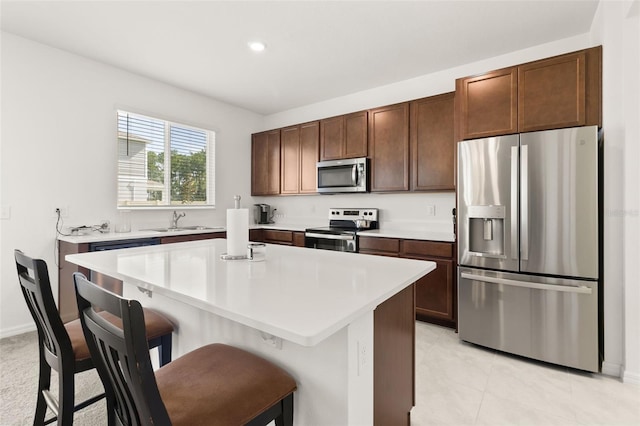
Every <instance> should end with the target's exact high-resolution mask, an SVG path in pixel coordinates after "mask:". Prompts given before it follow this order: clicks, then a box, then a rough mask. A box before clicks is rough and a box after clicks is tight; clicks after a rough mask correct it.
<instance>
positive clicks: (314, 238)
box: [304, 208, 378, 253]
mask: <svg viewBox="0 0 640 426" xmlns="http://www.w3.org/2000/svg"><path fill="white" fill-rule="evenodd" d="M368 229H378V209H359V208H356V209H344V208H332V209H329V226H325V227H320V228H308V229H306V230H305V233H304V243H305V247H309V248H317V249H322V250H334V251H347V252H352V253H357V252H358V231H362V230H368Z"/></svg>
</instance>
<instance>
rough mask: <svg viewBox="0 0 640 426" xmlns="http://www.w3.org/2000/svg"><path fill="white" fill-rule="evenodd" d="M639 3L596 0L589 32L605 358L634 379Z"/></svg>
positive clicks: (638, 344)
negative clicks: (597, 98) (598, 139)
mask: <svg viewBox="0 0 640 426" xmlns="http://www.w3.org/2000/svg"><path fill="white" fill-rule="evenodd" d="M639 9H640V5H639V2H638V1H637V0H636V1H611V2H600V5H599V8H598V11H597V13H596V17H595V19H594V23H593V25H592V31H591V33H592V38H593V40H594V42H595V43H599V44H602V45H603V46H604V48H603V93H604V98H603V128H604V130H605V164H604V167H605V200H604V202H605V215H604V216H605V217H604V225H605V236H606V239H605V282H604V285H605V299H604V304H605V306H604V312H605V363H604V364H603V372H606V373H609V374H612V375H621V376H622V377H623V380H625V381H629V382H634V383H636V384H640V309H639V308H640V306H639V304H640V273H639V271H638V260H640V248H639V244H638V241H640V224H639V223H638V222H639V220H640V196H639V195H640V189H639V186H638V182H640V173H639V169H638V164H639V163H640V147H639V144H638V140H639V137H640V124H639V122H638V117H640V105H639V102H640V101H639V99H640V96H639V94H640V89H639V87H640V65H639V61H640V25H639V24H638V19H639V18H638V14H639Z"/></svg>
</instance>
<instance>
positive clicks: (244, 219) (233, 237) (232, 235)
mask: <svg viewBox="0 0 640 426" xmlns="http://www.w3.org/2000/svg"><path fill="white" fill-rule="evenodd" d="M248 243H249V210H248V209H227V255H229V256H246V255H247V244H248Z"/></svg>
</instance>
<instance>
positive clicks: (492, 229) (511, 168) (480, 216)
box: [457, 135, 519, 271]
mask: <svg viewBox="0 0 640 426" xmlns="http://www.w3.org/2000/svg"><path fill="white" fill-rule="evenodd" d="M518 165H519V163H518V135H508V136H501V137H494V138H484V139H475V140H468V141H462V142H460V143H458V207H457V213H458V214H457V231H458V263H459V264H460V265H466V266H477V267H482V268H491V269H501V270H506V271H517V270H518V228H517V227H518V219H517V218H518Z"/></svg>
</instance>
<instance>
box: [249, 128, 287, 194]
mask: <svg viewBox="0 0 640 426" xmlns="http://www.w3.org/2000/svg"><path fill="white" fill-rule="evenodd" d="M279 193H280V130H271V131H268V132H262V133H256V134H254V135H252V138H251V195H274V194H279Z"/></svg>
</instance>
